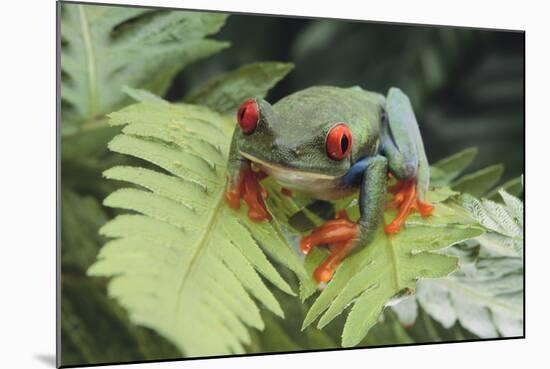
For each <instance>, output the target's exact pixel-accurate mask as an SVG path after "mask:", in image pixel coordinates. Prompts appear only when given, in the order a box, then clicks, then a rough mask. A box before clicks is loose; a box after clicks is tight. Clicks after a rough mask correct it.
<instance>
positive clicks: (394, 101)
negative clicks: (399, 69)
mask: <svg viewBox="0 0 550 369" xmlns="http://www.w3.org/2000/svg"><path fill="white" fill-rule="evenodd" d="M386 114H387V115H386V117H385V119H384V120H383V122H382V132H381V139H382V148H383V154H384V156H385V157H386V158H387V159H388V166H389V170H390V172H391V173H392V174H393V176H395V178H396V179H397V183H396V184H395V185H394V186H391V187H390V188H388V191H389V192H391V193H393V195H394V198H393V201H391V202H390V203H389V204H386V207H394V208H397V216H396V217H395V219H394V220H393V221H392V222H391V223H390V224H388V225H386V227H385V228H384V230H385V231H386V233H397V232H399V230H400V229H401V227H402V226H403V224H404V223H405V220H406V219H407V216H408V215H409V214H410V213H411V211H412V210H413V209H414V210H417V211H419V212H420V214H421V215H422V216H429V215H431V214H432V212H433V206H432V205H430V204H429V203H428V202H427V199H426V193H427V191H428V186H429V180H430V167H429V165H428V160H427V158H426V153H425V151H424V144H423V143H422V136H421V135H420V129H419V128H418V123H417V122H416V118H415V116H414V112H413V109H412V106H411V103H410V101H409V98H408V97H407V96H406V95H405V94H404V93H403V92H401V90H399V89H397V88H391V89H390V91H389V92H388V96H387V98H386Z"/></svg>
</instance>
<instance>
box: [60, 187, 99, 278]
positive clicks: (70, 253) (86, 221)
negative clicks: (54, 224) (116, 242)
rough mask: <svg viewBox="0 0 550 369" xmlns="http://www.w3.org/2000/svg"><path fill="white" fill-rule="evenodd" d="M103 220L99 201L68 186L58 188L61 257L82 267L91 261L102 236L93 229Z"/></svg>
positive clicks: (64, 261)
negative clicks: (59, 194) (59, 193)
mask: <svg viewBox="0 0 550 369" xmlns="http://www.w3.org/2000/svg"><path fill="white" fill-rule="evenodd" d="M106 221H107V215H106V214H105V211H104V209H103V208H102V207H101V204H100V203H99V202H98V201H97V200H96V199H95V198H93V197H91V196H80V195H78V194H77V193H75V192H74V191H72V190H70V189H69V188H65V187H64V188H63V189H62V191H61V227H62V229H63V232H62V234H61V242H62V247H61V260H62V262H63V263H64V264H66V265H72V266H77V267H80V268H82V270H85V269H86V268H88V267H89V266H90V264H91V263H92V262H93V261H94V259H95V256H96V254H97V251H98V249H99V245H101V243H103V242H104V239H103V238H102V237H101V236H100V235H98V233H97V231H98V230H99V228H100V227H101V226H102V225H103V224H104V223H105V222H106Z"/></svg>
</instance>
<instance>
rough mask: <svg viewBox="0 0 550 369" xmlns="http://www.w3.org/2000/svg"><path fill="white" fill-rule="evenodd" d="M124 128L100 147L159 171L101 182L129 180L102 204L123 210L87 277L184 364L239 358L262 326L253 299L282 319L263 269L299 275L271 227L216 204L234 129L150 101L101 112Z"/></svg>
mask: <svg viewBox="0 0 550 369" xmlns="http://www.w3.org/2000/svg"><path fill="white" fill-rule="evenodd" d="M110 118H111V120H110V123H111V124H112V125H114V126H124V128H123V129H122V134H121V135H118V136H116V137H115V138H114V139H113V140H112V141H111V142H110V144H109V148H110V149H111V150H113V151H115V152H118V153H121V154H126V155H130V156H134V157H136V158H139V159H143V160H145V161H147V162H149V163H151V164H154V165H156V166H157V167H159V169H158V170H154V169H146V168H141V167H130V166H119V167H114V168H112V169H109V170H107V171H106V172H105V173H104V175H105V176H106V177H107V178H110V179H114V180H120V181H125V182H129V183H131V184H133V185H135V186H134V187H132V188H123V189H120V190H118V191H116V192H114V193H112V194H111V195H110V196H109V197H107V198H106V199H105V201H104V204H105V205H106V206H109V207H114V208H120V209H127V210H131V211H133V212H135V213H137V214H123V215H119V216H118V217H116V218H115V219H113V220H111V221H110V222H108V223H107V224H106V225H105V226H104V227H103V228H102V230H101V233H102V234H103V235H105V236H106V237H109V238H113V240H111V241H109V242H108V243H107V244H106V245H105V246H104V247H103V248H102V249H101V251H100V253H99V255H98V261H97V262H96V263H95V264H94V265H93V266H92V267H91V268H90V269H89V274H90V275H95V276H110V277H113V278H112V280H111V282H110V284H109V293H110V295H111V296H113V297H115V298H117V299H118V301H119V302H120V303H121V304H122V305H123V306H124V307H125V308H126V309H127V310H128V312H129V316H130V319H131V320H132V321H133V322H135V323H137V324H140V325H143V326H146V327H150V328H152V329H155V330H156V331H157V332H159V333H160V334H162V335H163V336H165V337H166V338H168V339H169V340H171V341H172V342H173V343H174V344H176V346H178V347H179V348H180V349H181V350H182V351H183V352H184V353H185V354H186V355H188V356H204V355H220V354H228V353H242V352H244V348H243V345H244V344H247V343H248V342H249V341H250V336H249V332H248V329H247V328H248V327H254V328H257V329H262V328H263V327H264V323H263V321H262V319H261V317H260V311H259V309H258V307H257V306H256V303H255V302H254V300H253V298H254V299H256V300H258V301H260V302H261V303H262V304H263V305H264V306H265V307H266V308H267V309H269V310H270V311H272V312H273V313H274V314H276V315H279V316H283V311H282V310H281V307H280V306H279V303H278V302H277V300H276V299H275V298H274V297H273V295H272V293H271V292H270V290H269V289H268V288H267V287H266V285H265V283H264V281H263V280H262V278H260V275H261V276H263V277H264V278H266V279H267V280H269V281H270V282H271V283H273V284H274V285H275V286H277V287H278V288H279V289H281V290H282V291H284V292H286V293H288V294H294V293H293V291H292V290H291V288H290V287H289V286H288V284H287V283H286V282H285V281H284V280H283V279H282V278H281V276H280V275H279V273H278V272H277V270H276V269H275V268H274V266H273V265H272V264H271V263H270V262H269V261H268V259H267V257H266V255H265V254H264V253H263V252H262V249H261V248H260V247H258V245H261V247H262V248H263V250H265V251H266V252H267V253H268V254H269V255H270V256H271V257H272V258H274V259H276V260H278V261H279V262H281V263H282V264H283V265H285V266H287V267H288V268H290V269H292V270H293V271H294V272H295V273H296V274H298V275H301V276H302V277H304V276H305V271H304V270H303V266H302V264H301V262H300V260H299V259H298V257H297V255H296V253H295V252H294V251H293V250H292V248H291V247H290V246H289V245H288V243H287V242H286V239H285V238H284V236H283V235H282V231H281V229H279V228H278V227H279V226H278V223H276V222H262V223H258V224H255V223H251V222H250V221H249V220H248V217H247V215H246V211H244V210H242V211H239V212H236V211H234V210H232V209H229V208H228V207H227V206H226V205H225V201H224V189H225V181H226V179H225V162H226V158H227V153H228V150H229V142H230V135H231V133H232V130H233V127H234V123H233V121H232V120H231V119H229V118H227V117H225V116H222V115H219V114H218V113H214V112H212V111H210V110H208V109H207V108H203V107H198V106H192V105H172V104H168V103H166V102H149V103H141V104H136V105H132V106H129V107H127V108H125V109H123V110H121V111H119V112H116V113H112V114H110Z"/></svg>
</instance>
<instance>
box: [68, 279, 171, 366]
mask: <svg viewBox="0 0 550 369" xmlns="http://www.w3.org/2000/svg"><path fill="white" fill-rule="evenodd" d="M61 283H62V287H61V288H62V290H63V295H62V296H61V319H60V320H61V340H62V343H63V344H62V345H61V350H62V351H61V358H60V364H61V365H63V366H68V365H71V366H79V365H80V366H82V365H91V364H101V363H112V362H132V361H136V360H161V359H172V358H174V359H175V358H180V357H181V352H179V351H178V350H177V349H176V348H175V347H174V346H173V345H171V344H170V343H168V342H167V341H166V340H164V339H163V338H162V337H160V336H159V335H157V334H156V333H155V332H153V331H151V330H149V329H144V328H142V327H136V326H135V325H133V324H131V323H130V322H129V320H128V318H127V317H126V315H125V313H124V310H123V309H122V308H121V307H120V306H119V305H118V304H117V303H116V301H114V300H113V299H110V298H108V297H107V296H106V293H105V283H103V281H102V280H97V279H91V278H87V277H86V276H83V275H80V274H79V275H76V274H73V273H65V274H64V275H63V278H62V281H61ZM98 323H99V324H98Z"/></svg>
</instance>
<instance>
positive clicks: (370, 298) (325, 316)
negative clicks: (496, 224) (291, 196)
mask: <svg viewBox="0 0 550 369" xmlns="http://www.w3.org/2000/svg"><path fill="white" fill-rule="evenodd" d="M428 198H429V199H430V200H431V201H432V202H433V203H434V204H435V210H434V214H433V215H432V216H431V217H429V218H422V217H420V216H419V215H418V214H413V215H411V216H410V217H409V219H408V221H407V223H406V226H405V228H404V229H403V230H401V232H400V233H399V234H397V235H395V236H387V235H386V234H385V233H384V230H383V225H381V226H380V227H379V228H378V230H377V234H376V236H375V238H374V239H373V241H372V242H371V243H370V244H369V245H368V246H367V247H364V248H362V249H361V250H360V251H358V252H357V253H355V254H354V255H351V256H349V257H348V258H346V259H345V260H344V261H343V262H342V264H341V266H340V267H339V268H338V269H337V270H336V273H335V274H334V277H333V279H332V280H331V281H330V282H329V283H328V285H327V287H326V289H324V290H323V291H322V292H321V294H320V295H319V297H318V298H317V299H316V300H315V302H314V303H313V305H312V306H311V309H310V310H309V312H308V314H307V316H306V318H305V320H304V324H303V327H307V326H308V325H310V324H311V323H313V321H314V320H316V319H317V318H318V317H320V319H319V322H318V324H317V326H318V327H319V328H322V327H324V326H325V325H327V324H328V323H329V322H330V321H332V320H333V319H334V318H335V317H337V316H338V315H339V314H341V313H342V312H343V311H344V309H345V308H346V307H348V306H349V305H350V304H352V307H351V310H350V313H349V315H348V317H347V320H346V324H345V326H344V331H343V333H342V345H343V346H346V347H348V346H354V345H357V344H358V343H359V342H360V341H361V340H362V339H363V338H364V337H365V335H366V334H367V333H368V331H369V329H370V328H371V327H372V326H373V325H374V324H375V323H376V321H377V319H378V316H379V315H380V313H381V312H382V310H383V308H384V306H385V305H386V303H388V301H389V300H390V299H391V298H392V297H395V296H396V295H399V294H402V293H411V292H413V291H414V290H415V285H416V281H417V280H418V279H422V278H436V277H443V276H446V275H448V274H449V273H451V272H452V271H453V270H455V268H456V266H457V260H456V258H454V257H451V256H446V255H442V254H438V253H436V251H438V250H441V249H443V248H446V247H448V246H450V245H452V244H455V243H457V242H461V241H464V240H467V239H470V238H473V237H476V236H479V235H480V234H481V233H482V232H483V231H482V229H481V228H479V227H476V226H474V225H473V224H468V223H465V222H464V215H463V214H460V209H458V208H453V207H450V206H447V205H446V204H444V203H443V202H441V201H443V200H445V199H446V196H438V192H437V190H436V191H435V192H430V193H429V194H428ZM437 200H439V201H437ZM350 213H352V212H350ZM393 216H395V212H394V211H393V210H387V211H386V213H385V219H386V222H389V221H391V219H392V218H393Z"/></svg>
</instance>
